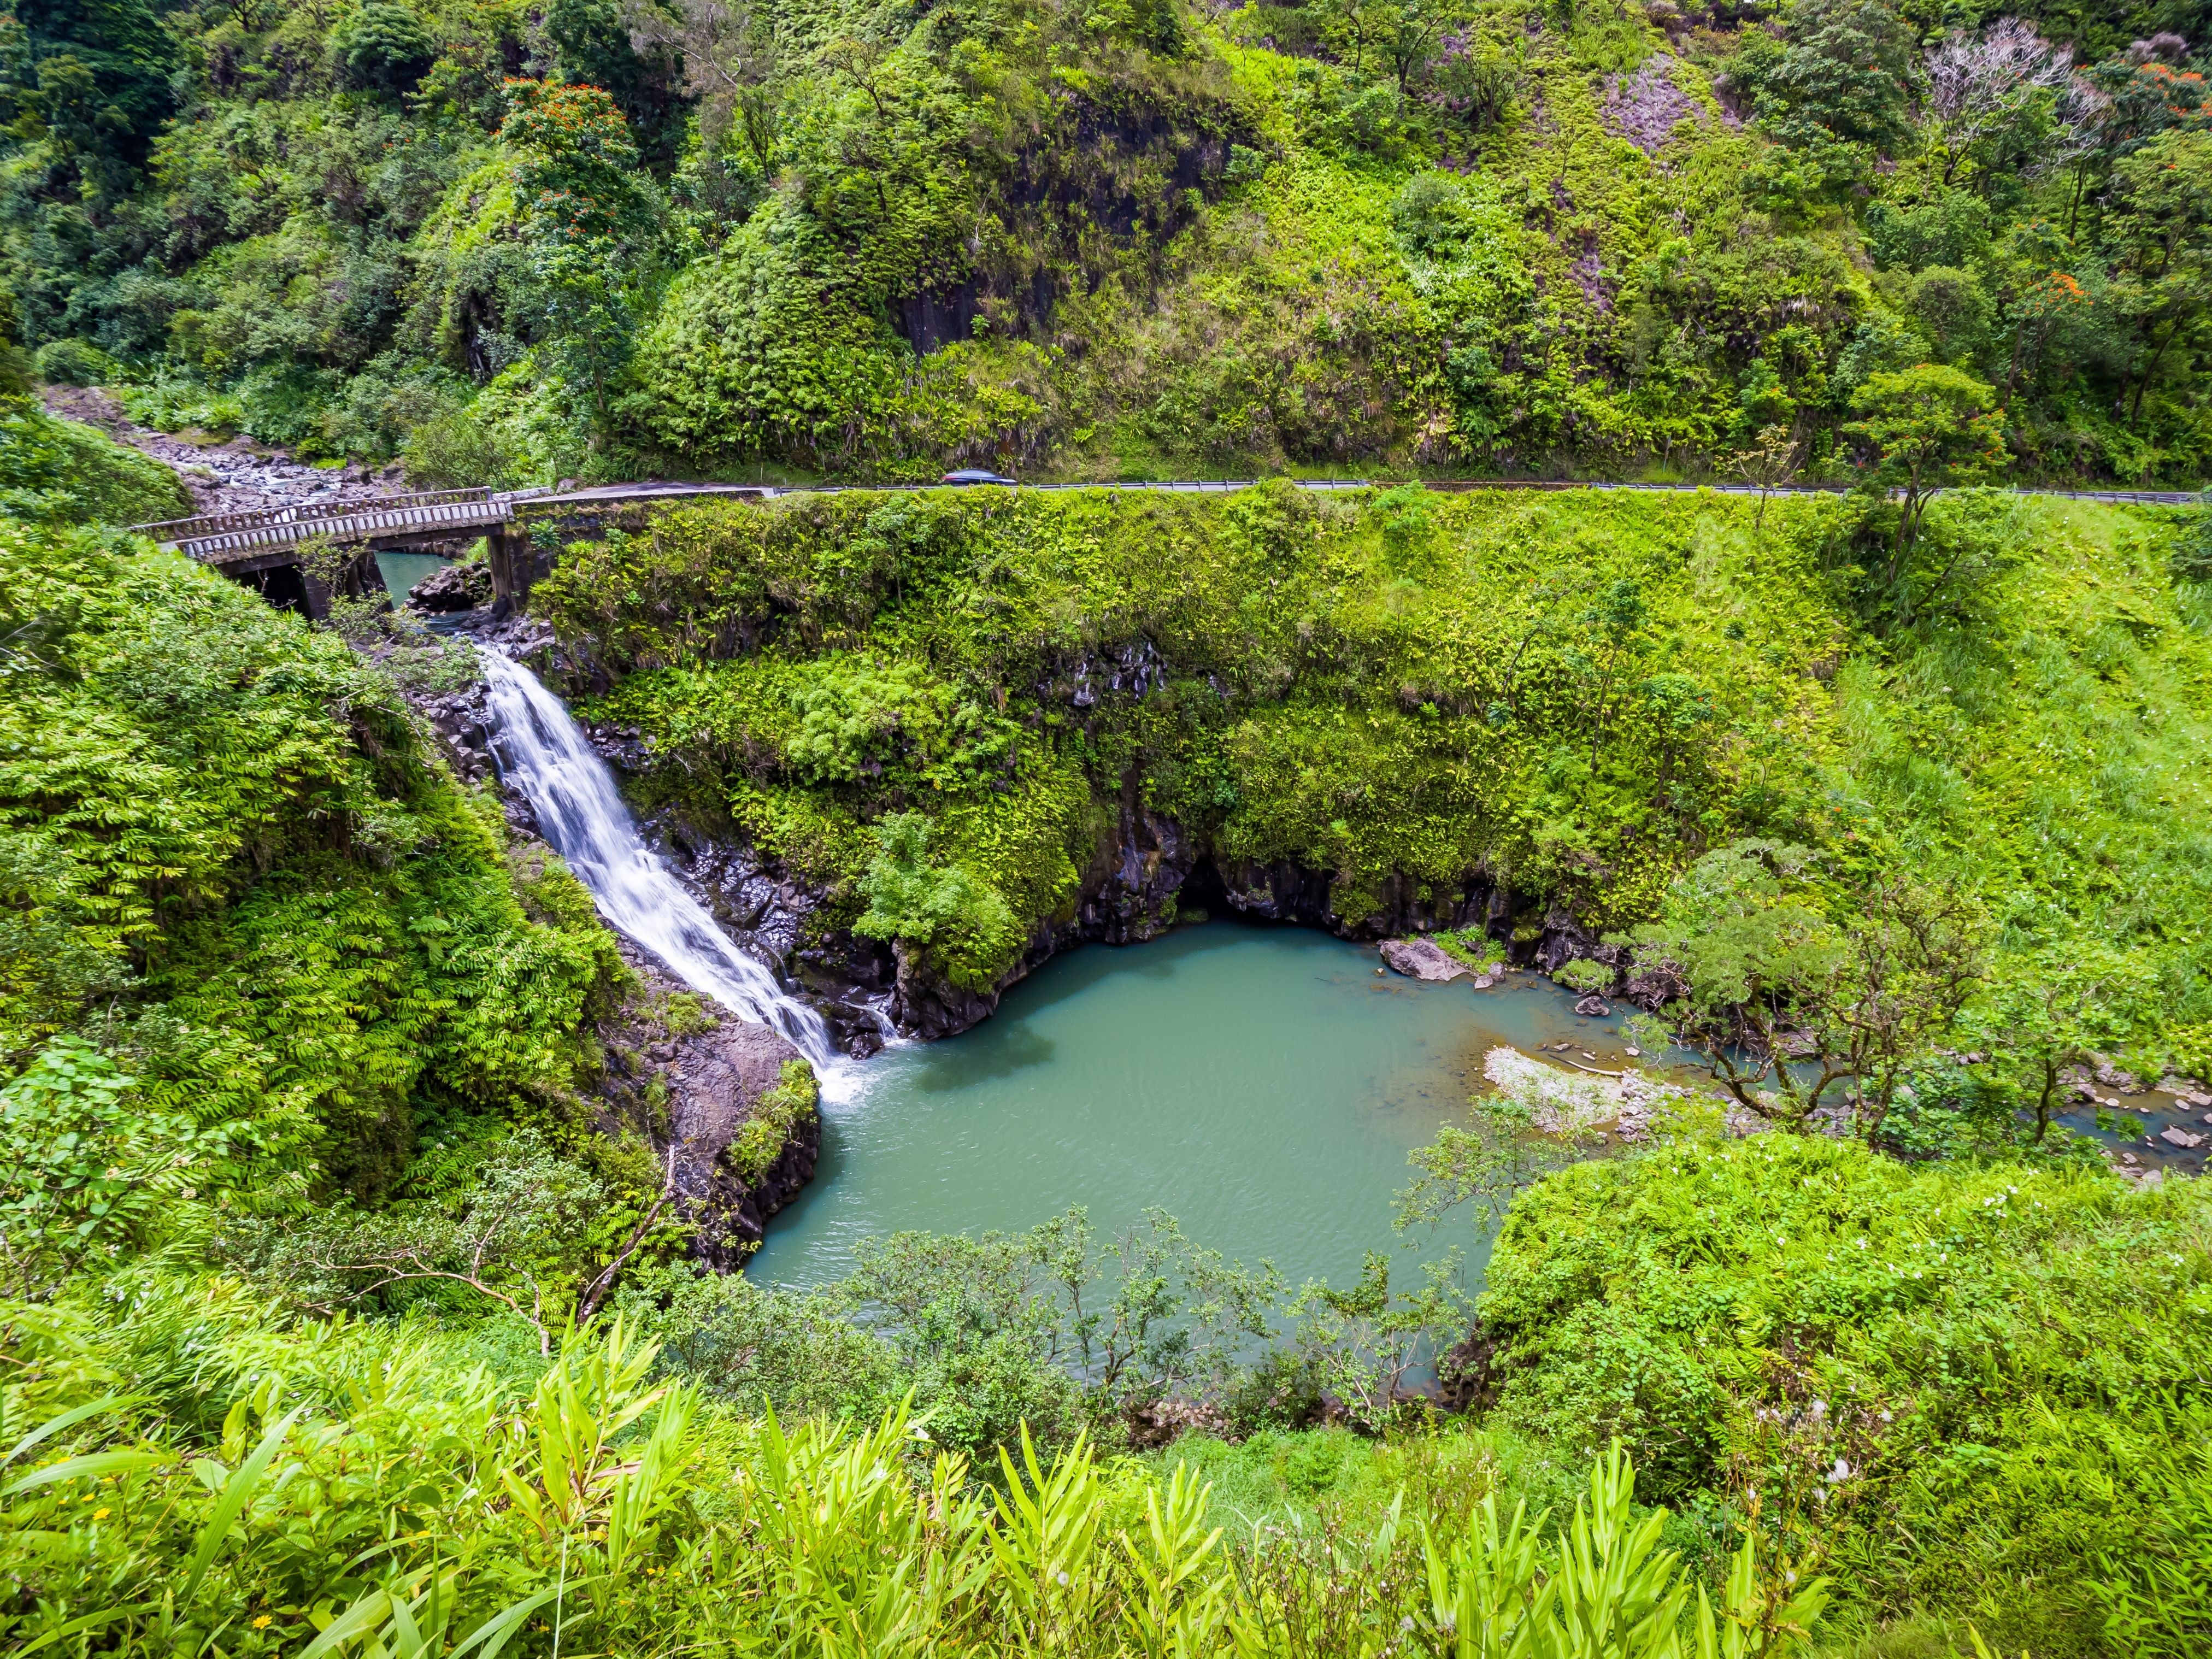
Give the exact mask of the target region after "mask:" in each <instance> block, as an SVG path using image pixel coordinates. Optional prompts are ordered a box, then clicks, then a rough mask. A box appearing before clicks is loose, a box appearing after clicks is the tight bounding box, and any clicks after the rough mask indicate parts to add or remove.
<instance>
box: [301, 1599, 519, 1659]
mask: <svg viewBox="0 0 2212 1659" xmlns="http://www.w3.org/2000/svg"><path fill="white" fill-rule="evenodd" d="M553 1595H554V1592H553V1591H551V1590H550V1589H543V1590H540V1591H538V1594H537V1595H527V1596H525V1597H524V1598H523V1599H522V1600H521V1601H517V1602H516V1603H515V1604H514V1605H513V1607H505V1608H502V1609H501V1611H499V1612H497V1613H494V1614H492V1616H491V1617H490V1618H489V1619H487V1620H484V1621H483V1623H482V1624H481V1625H478V1626H477V1627H476V1629H475V1630H473V1631H471V1632H470V1633H469V1634H468V1635H467V1636H465V1637H464V1638H462V1639H461V1644H460V1646H459V1647H457V1648H455V1649H454V1650H453V1653H452V1654H451V1656H449V1659H461V1656H462V1655H463V1654H465V1653H466V1652H467V1651H468V1650H470V1649H471V1648H472V1647H474V1646H476V1644H477V1643H479V1642H482V1643H483V1644H484V1650H483V1653H481V1654H479V1655H478V1656H477V1659H499V1650H501V1648H503V1647H505V1646H506V1645H507V1640H508V1638H511V1637H512V1636H513V1634H514V1632H517V1631H518V1630H520V1629H521V1628H522V1621H523V1620H526V1619H527V1618H529V1617H530V1615H531V1614H532V1613H535V1612H537V1611H538V1608H540V1607H544V1605H545V1604H546V1603H547V1602H548V1601H551V1600H552V1599H553ZM300 1659H313V1649H310V1650H308V1651H307V1653H303V1654H301V1656H300Z"/></svg>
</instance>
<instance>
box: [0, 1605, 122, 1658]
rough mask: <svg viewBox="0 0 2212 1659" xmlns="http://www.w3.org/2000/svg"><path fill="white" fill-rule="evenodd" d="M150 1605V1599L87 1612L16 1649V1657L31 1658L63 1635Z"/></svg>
mask: <svg viewBox="0 0 2212 1659" xmlns="http://www.w3.org/2000/svg"><path fill="white" fill-rule="evenodd" d="M152 1605H153V1603H152V1602H150V1601H138V1602H133V1603H132V1604H131V1606H129V1607H103V1608H102V1609H101V1610H100V1612H98V1613H86V1614H84V1615H83V1616H82V1618H77V1619H72V1620H70V1621H69V1623H67V1624H66V1625H59V1626H55V1628H53V1629H52V1630H50V1631H48V1632H46V1634H45V1635H44V1636H41V1637H40V1638H39V1639H38V1640H37V1641H35V1642H33V1643H32V1644H30V1646H28V1647H26V1648H18V1649H16V1650H15V1656H16V1659H31V1656H32V1655H33V1654H34V1653H36V1652H37V1651H38V1650H40V1648H43V1647H46V1646H48V1645H49V1644H52V1643H55V1642H58V1641H61V1640H62V1639H63V1638H65V1637H70V1636H77V1635H81V1634H82V1633H83V1632H86V1631H88V1630H92V1629H94V1628H95V1627H97V1626H101V1625H105V1624H106V1623H107V1622H108V1621H109V1620H114V1619H127V1618H129V1617H130V1616H131V1614H132V1613H143V1612H144V1611H145V1610H146V1609H147V1608H148V1607H151V1606H152Z"/></svg>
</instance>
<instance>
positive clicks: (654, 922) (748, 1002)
mask: <svg viewBox="0 0 2212 1659" xmlns="http://www.w3.org/2000/svg"><path fill="white" fill-rule="evenodd" d="M480 654H481V657H482V660H483V668H484V679H485V682H486V684H488V685H489V688H490V691H491V698H490V702H491V713H492V718H493V722H494V726H495V735H494V737H493V738H492V755H493V757H494V758H495V759H496V760H497V761H498V763H499V771H500V776H501V778H502V779H503V780H504V781H507V783H509V784H512V785H513V787H516V788H518V789H520V790H521V791H522V793H523V794H524V795H525V796H526V797H527V798H528V799H529V801H530V805H531V807H532V810H533V811H536V812H537V814H538V828H539V829H541V830H542V831H543V832H544V836H545V839H546V840H547V841H549V842H551V843H552V845H553V850H554V851H555V852H556V853H558V854H560V855H561V856H562V858H563V859H565V860H568V867H569V869H571V870H573V871H574V872H575V874H576V879H577V880H579V881H580V882H582V883H583V884H584V885H585V886H586V888H588V889H589V890H590V891H591V895H592V898H593V899H594V900H596V901H597V902H598V904H599V914H600V915H603V916H605V918H606V919H607V922H608V924H609V926H611V927H614V928H615V929H616V930H617V932H619V933H624V934H626V935H628V937H629V939H632V940H633V941H635V943H636V944H638V945H642V946H643V947H644V948H645V949H646V950H647V951H651V952H652V953H653V955H654V956H656V957H659V959H660V960H661V962H662V963H665V965H666V966H667V967H668V969H670V971H671V972H672V973H674V974H675V975H676V976H677V977H678V979H680V980H682V981H684V983H685V984H686V985H688V986H690V987H691V988H692V989H693V990H695V991H698V992H701V993H702V994H705V995H707V996H710V997H712V998H713V999H714V1000H715V1001H717V1002H719V1003H720V1004H721V1005H722V1006H724V1007H725V1008H727V1009H728V1010H729V1011H730V1012H732V1013H733V1014H737V1015H738V1016H740V1017H741V1018H745V1019H750V1020H754V1021H757V1022H758V1023H759V1024H763V1025H767V1026H771V1027H773V1028H774V1029H775V1030H778V1031H781V1032H782V1033H783V1035H784V1036H787V1037H788V1038H790V1039H791V1042H792V1043H793V1046H794V1047H795V1048H798V1049H799V1052H800V1053H801V1054H805V1056H806V1057H807V1059H809V1060H812V1061H813V1062H814V1067H815V1070H816V1071H817V1073H820V1072H823V1071H825V1070H827V1069H829V1068H830V1067H832V1066H838V1065H839V1064H840V1062H839V1060H838V1056H837V1053H836V1049H835V1048H832V1047H831V1046H830V1042H829V1026H828V1025H827V1024H825V1023H824V1022H823V1018H822V1016H821V1015H820V1014H818V1013H817V1012H814V1010H813V1009H811V1008H810V1007H808V1006H806V1005H805V1003H803V1002H801V1001H799V1000H798V999H797V998H795V997H793V996H791V995H790V994H787V992H786V991H785V990H784V989H783V987H781V986H780V985H778V984H777V983H776V981H775V975H774V974H771V973H770V972H769V970H768V969H767V968H765V967H764V966H763V965H762V964H761V963H757V962H756V961H754V960H753V958H752V957H749V956H747V955H746V954H745V953H744V951H741V950H739V949H738V947H737V945H734V944H733V943H732V941H731V939H730V937H729V935H728V934H726V933H724V932H723V931H722V930H721V929H720V927H716V926H715V925H714V918H713V917H712V916H710V915H708V914H707V911H706V908H705V907H704V906H702V904H701V903H700V902H698V901H697V900H696V899H695V898H693V897H692V896H691V895H690V893H688V892H686V891H685V890H684V884H682V883H681V882H679V881H678V880H677V879H676V878H675V876H674V875H672V874H671V873H670V872H669V869H668V866H666V865H665V864H663V863H662V862H661V861H660V860H659V859H657V858H655V857H654V856H653V852H652V850H651V849H650V848H647V846H646V844H645V842H644V841H643V840H642V839H641V837H640V836H639V835H638V833H637V822H636V820H635V819H634V818H632V817H630V815H629V807H628V806H626V805H623V798H622V796H621V794H620V793H619V792H617V789H616V788H615V780H614V774H613V773H611V772H610V771H609V770H608V769H607V765H606V763H605V761H603V760H601V759H600V758H599V756H598V755H597V754H595V753H594V752H593V751H592V746H591V744H589V743H588V742H586V740H585V738H584V733H583V732H582V730H581V729H580V728H579V727H578V726H577V725H576V722H575V721H574V720H572V719H571V718H570V717H569V714H568V708H566V706H564V705H563V704H562V702H561V699H560V698H558V697H556V696H554V695H553V694H552V693H551V692H550V691H549V690H546V689H545V687H544V684H543V683H542V682H541V681H540V680H539V679H538V677H537V676H536V675H535V674H533V673H532V672H531V671H529V670H528V669H526V668H525V667H523V666H522V665H520V663H517V662H513V661H511V660H510V659H507V658H506V657H503V656H501V655H500V654H499V653H497V652H496V651H492V650H485V651H483V652H482V653H480Z"/></svg>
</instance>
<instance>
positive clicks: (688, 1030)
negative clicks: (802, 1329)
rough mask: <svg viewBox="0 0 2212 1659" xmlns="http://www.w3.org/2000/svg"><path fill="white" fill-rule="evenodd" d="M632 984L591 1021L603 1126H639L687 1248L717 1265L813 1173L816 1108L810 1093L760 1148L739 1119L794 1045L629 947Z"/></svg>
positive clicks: (779, 1078) (780, 1073)
mask: <svg viewBox="0 0 2212 1659" xmlns="http://www.w3.org/2000/svg"><path fill="white" fill-rule="evenodd" d="M623 955H624V956H625V957H626V958H628V959H629V963H630V965H631V967H632V969H634V970H635V971H636V973H637V975H638V978H639V987H640V988H639V992H638V994H636V995H635V996H634V997H633V998H632V999H631V1000H630V1001H629V1004H627V1005H626V1006H624V1007H623V1010H622V1012H620V1014H619V1015H617V1017H616V1018H613V1019H611V1020H610V1021H608V1022H607V1023H606V1024H605V1025H604V1026H603V1027H602V1029H601V1030H600V1039H601V1042H602V1044H603V1046H604V1048H605V1054H606V1075H605V1082H604V1085H603V1086H602V1090H601V1098H602V1102H603V1118H604V1121H603V1122H602V1125H601V1127H603V1128H605V1129H606V1130H607V1131H608V1132H610V1133H617V1134H621V1133H624V1132H626V1131H630V1132H635V1133H641V1134H642V1135H643V1137H644V1138H645V1139H646V1140H647V1142H648V1143H649V1144H650V1145H652V1146H653V1147H654V1148H655V1151H656V1154H657V1155H658V1156H659V1157H660V1158H664V1159H665V1160H666V1163H665V1168H666V1169H667V1170H668V1182H669V1187H670V1190H671V1196H672V1200H673V1202H674V1205H675V1207H676V1210H677V1212H678V1213H679V1214H681V1215H682V1216H683V1217H684V1218H685V1219H686V1220H688V1221H689V1222H690V1224H691V1225H692V1227H693V1230H694V1231H693V1237H692V1249H693V1252H694V1254H696V1255H697V1256H698V1257H699V1258H700V1259H701V1260H702V1261H706V1262H707V1263H708V1264H709V1265H710V1266H712V1267H715V1268H716V1269H717V1270H720V1271H727V1270H729V1269H731V1268H733V1267H737V1266H738V1265H739V1264H740V1263H741V1262H742V1261H744V1257H745V1255H747V1254H748V1253H749V1252H750V1250H751V1249H752V1247H753V1246H755V1245H757V1244H758V1243H760V1240H761V1234H762V1231H763V1228H764V1226H765V1225H766V1223H767V1221H768V1218H769V1217H770V1216H772V1215H774V1214H775V1212H777V1211H778V1210H780V1209H781V1208H782V1207H783V1206H785V1205H787V1204H788V1203H789V1202H791V1200H793V1199H794V1198H796V1197H797V1196H798V1195H799V1189H800V1188H803V1187H804V1186H805V1184H806V1182H808V1181H810V1180H811V1179H812V1177H813V1175H814V1166H815V1163H816V1161H817V1159H818V1158H820V1156H821V1152H822V1118H821V1114H820V1112H819V1111H818V1110H817V1109H816V1108H815V1107H814V1105H813V1104H812V1103H811V1101H809V1102H808V1103H806V1104H805V1108H804V1109H803V1110H800V1111H799V1112H796V1113H793V1114H791V1115H789V1121H788V1122H787V1123H781V1124H780V1126H779V1127H776V1128H775V1133H773V1135H772V1136H771V1137H770V1139H772V1140H773V1141H774V1143H775V1144H773V1145H771V1146H766V1147H762V1146H758V1145H756V1144H754V1143H756V1142H757V1141H758V1140H759V1139H760V1137H759V1136H758V1135H757V1134H753V1135H749V1134H748V1133H747V1130H748V1128H749V1127H750V1125H751V1124H752V1123H753V1122H754V1121H755V1120H756V1118H757V1117H758V1116H759V1115H761V1114H762V1113H763V1109H764V1107H763V1103H764V1102H766V1101H768V1100H769V1097H771V1096H772V1095H773V1094H774V1092H775V1091H776V1090H777V1089H778V1088H779V1086H780V1085H781V1084H782V1083H783V1082H784V1081H785V1079H786V1073H785V1067H786V1066H787V1065H789V1064H790V1063H791V1062H792V1061H794V1060H799V1051H798V1050H797V1049H796V1048H793V1047H792V1046H791V1044H790V1043H788V1042H786V1041H785V1040H784V1039H783V1037H782V1036H780V1035H778V1034H777V1033H776V1032H775V1031H772V1030H769V1028H768V1027H766V1026H765V1025H756V1024H751V1023H750V1021H746V1020H741V1019H737V1018H732V1017H731V1016H730V1015H727V1014H725V1013H721V1012H720V1011H718V1010H715V1009H713V1008H711V1007H706V1006H702V1005H701V1003H700V1001H699V1000H698V999H697V998H696V997H692V996H690V995H688V994H686V993H685V992H684V989H683V987H681V986H679V985H678V984H676V982H675V981H671V980H670V979H669V978H668V977H667V976H666V975H664V974H662V973H661V972H660V970H659V968H658V967H656V966H655V965H654V964H653V962H652V961H651V960H650V959H649V958H647V957H644V956H643V955H642V954H641V953H640V952H638V951H636V950H635V948H634V947H631V946H629V945H627V944H626V945H625V946H624V950H623Z"/></svg>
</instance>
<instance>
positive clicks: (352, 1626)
mask: <svg viewBox="0 0 2212 1659" xmlns="http://www.w3.org/2000/svg"><path fill="white" fill-rule="evenodd" d="M285 1420H286V1421H287V1422H289V1421H290V1419H289V1418H288V1419H285ZM279 1426H280V1427H281V1426H282V1425H279ZM264 1443H265V1442H264ZM239 1473H240V1474H244V1473H245V1470H243V1469H240V1471H239ZM391 1611H392V1598H391V1597H390V1596H389V1595H386V1594H385V1593H384V1592H383V1591H382V1590H371V1591H370V1592H369V1593H368V1595H364V1596H362V1598H361V1600H360V1601H356V1602H355V1603H354V1604H353V1605H352V1606H351V1607H348V1608H347V1609H346V1610H345V1611H344V1612H343V1613H340V1614H339V1615H338V1616H337V1618H335V1619H333V1620H331V1622H330V1625H329V1627H328V1628H327V1629H325V1631H324V1632H323V1633H322V1634H321V1635H320V1636H318V1637H317V1638H315V1639H314V1640H313V1641H312V1642H310V1643H309V1644H307V1647H306V1649H305V1650H303V1651H302V1652H301V1655H300V1659H320V1656H321V1655H323V1654H325V1653H328V1652H330V1651H331V1650H332V1649H334V1648H336V1647H337V1646H338V1645H340V1644H342V1643H345V1642H350V1641H351V1640H353V1638H355V1637H356V1636H359V1635H361V1634H362V1632H366V1631H372V1630H374V1629H375V1628H376V1627H377V1626H379V1625H380V1624H382V1623H383V1622H384V1620H385V1615H386V1613H390V1612H391Z"/></svg>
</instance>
